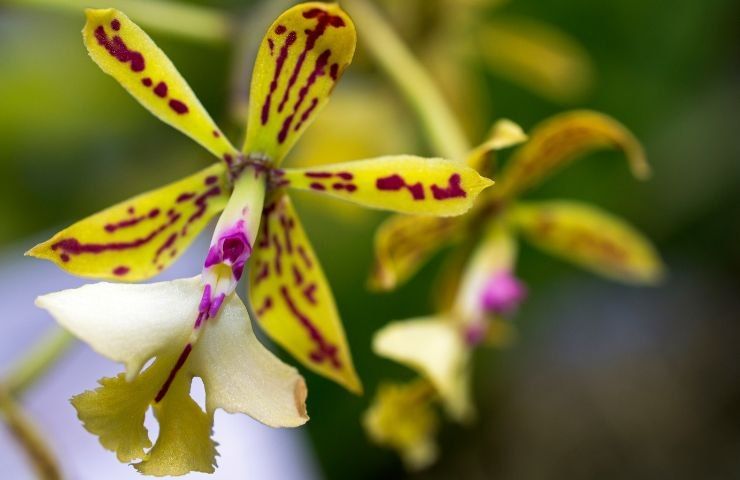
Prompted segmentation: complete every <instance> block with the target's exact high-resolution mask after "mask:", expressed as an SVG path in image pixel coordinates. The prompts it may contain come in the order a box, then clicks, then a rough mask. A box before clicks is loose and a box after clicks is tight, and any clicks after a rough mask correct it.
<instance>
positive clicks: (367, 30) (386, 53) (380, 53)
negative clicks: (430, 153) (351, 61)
mask: <svg viewBox="0 0 740 480" xmlns="http://www.w3.org/2000/svg"><path fill="white" fill-rule="evenodd" d="M343 4H344V5H345V6H346V7H347V10H348V11H349V13H350V14H351V15H352V20H353V21H354V22H355V24H356V25H357V28H358V30H359V32H358V33H359V38H360V41H362V42H363V44H364V45H365V47H366V48H367V50H368V52H369V53H370V54H371V55H372V56H373V58H374V59H375V61H376V62H377V63H378V65H379V66H380V68H382V69H383V71H384V72H385V73H386V75H388V76H389V77H390V79H391V80H392V81H393V82H395V84H396V87H397V88H398V89H399V90H400V91H401V93H402V94H403V95H404V96H405V97H406V99H407V100H408V101H409V102H410V103H411V106H412V107H413V109H414V111H415V112H416V114H417V115H418V116H419V119H420V121H421V124H422V126H423V128H424V131H425V133H426V135H427V137H428V139H429V141H430V143H431V146H432V148H433V150H434V151H435V153H436V154H438V155H441V156H444V157H447V158H452V159H456V160H463V159H464V158H465V155H466V154H467V152H468V151H469V150H470V145H469V143H468V140H467V139H466V138H465V134H464V133H463V131H462V127H461V126H460V124H459V122H458V121H457V119H456V117H455V115H454V114H453V113H452V111H451V110H450V108H449V106H448V105H447V103H446V102H445V100H444V98H443V97H442V94H441V93H440V91H439V90H438V89H437V86H436V85H435V84H434V82H433V81H432V79H431V78H430V76H429V74H428V73H427V72H426V70H425V69H424V67H423V66H422V65H421V63H419V61H418V60H417V59H416V58H415V57H414V55H413V53H411V51H410V50H409V49H408V47H406V45H404V43H403V41H402V40H401V38H399V36H398V35H397V34H396V32H395V31H394V30H393V28H391V26H390V25H388V23H387V22H386V21H385V20H384V19H383V17H382V15H381V14H380V13H379V12H378V11H377V9H376V8H375V7H374V6H373V5H371V4H370V3H369V2H368V1H367V0H343Z"/></svg>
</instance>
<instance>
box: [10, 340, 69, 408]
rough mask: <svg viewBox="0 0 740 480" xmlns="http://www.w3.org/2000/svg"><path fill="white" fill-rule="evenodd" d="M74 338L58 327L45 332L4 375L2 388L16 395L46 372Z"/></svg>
mask: <svg viewBox="0 0 740 480" xmlns="http://www.w3.org/2000/svg"><path fill="white" fill-rule="evenodd" d="M74 341H75V338H74V337H73V336H72V334H70V333H69V332H68V331H66V330H64V329H63V328H60V327H56V326H55V327H54V330H53V331H51V332H49V333H47V334H46V335H45V336H44V337H43V338H42V339H41V340H39V341H38V343H37V344H36V345H34V346H33V347H32V348H31V351H30V352H28V353H27V354H26V355H25V356H24V357H23V358H21V359H20V360H19V361H18V362H17V363H16V364H15V365H14V366H13V367H12V368H11V369H10V373H9V374H8V375H7V376H6V377H5V381H4V382H3V385H4V388H5V389H6V391H7V394H8V395H11V396H13V397H17V396H19V395H21V394H22V393H23V392H25V391H26V390H27V389H28V387H30V386H31V385H33V383H34V382H35V381H36V380H38V379H39V378H40V377H42V376H43V375H44V373H46V371H47V370H48V369H49V368H50V367H52V366H53V365H54V364H55V363H56V361H57V360H58V359H59V358H60V357H61V356H62V355H64V353H65V352H66V351H67V350H68V349H69V347H71V346H72V345H73V344H74Z"/></svg>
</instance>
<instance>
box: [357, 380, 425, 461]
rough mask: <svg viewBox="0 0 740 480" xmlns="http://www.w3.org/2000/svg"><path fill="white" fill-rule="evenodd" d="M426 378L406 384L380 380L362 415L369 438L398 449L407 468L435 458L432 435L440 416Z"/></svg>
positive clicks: (379, 443)
mask: <svg viewBox="0 0 740 480" xmlns="http://www.w3.org/2000/svg"><path fill="white" fill-rule="evenodd" d="M433 399H434V392H433V387H432V386H431V385H429V383H428V382H427V381H426V380H423V379H421V380H417V381H415V382H411V383H409V384H392V383H385V384H381V385H380V387H379V388H378V393H377V394H376V395H375V398H374V399H373V403H372V405H370V408H368V409H367V411H366V412H365V414H364V415H363V417H362V425H363V427H364V428H365V431H366V432H367V434H368V436H369V437H370V439H371V440H372V441H373V442H375V443H376V444H378V445H382V446H386V447H389V448H392V449H394V450H396V451H398V453H399V455H400V456H401V458H402V459H403V462H404V464H405V465H406V467H407V468H409V469H410V470H414V471H415V470H421V469H423V468H425V467H427V466H429V465H431V464H432V463H434V461H435V460H436V458H437V455H438V448H437V444H436V442H435V439H434V437H435V435H436V433H437V431H438V430H439V416H438V414H437V412H436V411H435V409H434V407H433V405H432V400H433Z"/></svg>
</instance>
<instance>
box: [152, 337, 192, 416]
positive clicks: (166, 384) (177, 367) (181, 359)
mask: <svg viewBox="0 0 740 480" xmlns="http://www.w3.org/2000/svg"><path fill="white" fill-rule="evenodd" d="M192 350H193V346H192V345H191V344H189V343H188V344H187V345H185V349H184V350H183V351H182V353H180V356H179V357H178V359H177V362H176V363H175V366H174V367H172V370H170V374H169V376H168V377H167V380H166V381H165V382H164V385H162V388H161V389H159V392H158V393H157V396H156V397H154V402H155V403H159V402H160V401H162V399H163V398H164V396H165V395H166V394H167V390H169V389H170V386H171V385H172V382H173V381H174V380H175V375H177V372H178V371H180V369H181V368H182V366H183V365H185V361H186V360H187V359H188V355H190V352H191V351H192Z"/></svg>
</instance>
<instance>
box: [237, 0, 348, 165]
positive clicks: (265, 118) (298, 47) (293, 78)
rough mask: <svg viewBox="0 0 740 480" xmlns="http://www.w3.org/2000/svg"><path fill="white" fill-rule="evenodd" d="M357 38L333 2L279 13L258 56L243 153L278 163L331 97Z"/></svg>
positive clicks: (344, 14)
mask: <svg viewBox="0 0 740 480" xmlns="http://www.w3.org/2000/svg"><path fill="white" fill-rule="evenodd" d="M356 42H357V35H356V32H355V27H354V24H353V23H352V20H350V18H349V17H348V16H347V14H346V13H344V11H343V10H342V9H341V8H340V7H339V5H337V4H330V3H319V2H308V3H301V4H298V5H296V6H294V7H293V8H290V9H288V10H287V11H286V12H284V13H283V14H282V15H280V17H278V19H277V20H275V23H273V24H272V26H270V29H269V30H268V31H267V33H266V35H265V37H264V39H263V41H262V45H261V46H260V49H259V52H258V54H257V60H256V62H255V66H254V72H253V74H252V86H251V93H250V106H249V120H248V123H247V138H246V141H245V144H244V149H243V150H244V153H245V154H247V155H250V156H257V157H264V158H267V159H269V160H270V161H271V162H272V163H273V164H274V165H278V164H280V162H281V161H282V159H283V157H284V156H285V154H286V153H287V152H288V151H289V150H290V148H291V147H292V146H293V144H294V143H295V142H296V140H297V139H298V138H299V137H300V136H301V134H302V133H303V131H304V130H305V129H306V127H307V126H308V125H309V124H310V123H311V121H313V119H314V118H315V116H316V114H317V113H318V111H319V110H321V108H323V107H324V105H325V104H326V102H327V101H328V100H329V95H330V94H331V92H332V90H333V89H334V86H335V84H336V82H337V81H338V80H339V78H340V77H341V76H342V73H343V72H344V69H345V68H347V66H348V65H349V64H350V62H352V57H353V55H354V51H355V44H356Z"/></svg>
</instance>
